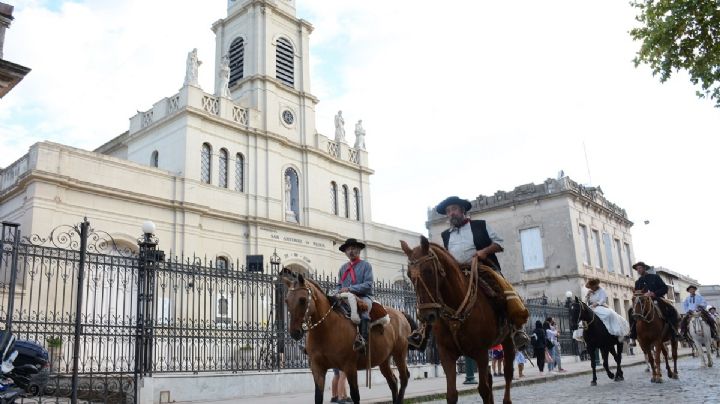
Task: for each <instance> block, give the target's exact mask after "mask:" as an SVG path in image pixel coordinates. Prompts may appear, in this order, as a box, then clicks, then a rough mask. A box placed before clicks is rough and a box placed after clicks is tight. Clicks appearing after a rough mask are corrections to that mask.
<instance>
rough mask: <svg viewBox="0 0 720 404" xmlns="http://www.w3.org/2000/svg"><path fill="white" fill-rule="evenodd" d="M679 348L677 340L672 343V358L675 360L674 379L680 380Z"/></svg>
mask: <svg viewBox="0 0 720 404" xmlns="http://www.w3.org/2000/svg"><path fill="white" fill-rule="evenodd" d="M677 347H678V342H677V340H671V341H670V348H671V349H672V358H673V379H677V378H678V371H677Z"/></svg>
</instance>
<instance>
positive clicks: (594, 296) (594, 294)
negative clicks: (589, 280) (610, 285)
mask: <svg viewBox="0 0 720 404" xmlns="http://www.w3.org/2000/svg"><path fill="white" fill-rule="evenodd" d="M587 304H588V305H590V306H592V305H593V304H596V305H598V306H607V304H608V298H607V293H605V289H603V288H598V290H596V291H592V290H591V291H590V292H588V296H587Z"/></svg>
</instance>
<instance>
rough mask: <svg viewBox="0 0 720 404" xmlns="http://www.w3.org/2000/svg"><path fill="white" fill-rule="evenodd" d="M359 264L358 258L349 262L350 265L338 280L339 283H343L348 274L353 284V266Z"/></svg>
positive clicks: (354, 279)
mask: <svg viewBox="0 0 720 404" xmlns="http://www.w3.org/2000/svg"><path fill="white" fill-rule="evenodd" d="M358 262H360V258H355V259H354V260H352V261H350V265H348V267H347V269H346V270H345V273H344V274H343V276H342V278H341V279H340V282H344V281H345V278H347V276H348V274H350V279H352V283H355V281H356V280H357V278H355V268H354V267H355V264H357V263H358Z"/></svg>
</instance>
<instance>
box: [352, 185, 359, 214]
mask: <svg viewBox="0 0 720 404" xmlns="http://www.w3.org/2000/svg"><path fill="white" fill-rule="evenodd" d="M353 212H354V215H355V216H354V217H355V220H357V221H360V190H359V189H357V188H353Z"/></svg>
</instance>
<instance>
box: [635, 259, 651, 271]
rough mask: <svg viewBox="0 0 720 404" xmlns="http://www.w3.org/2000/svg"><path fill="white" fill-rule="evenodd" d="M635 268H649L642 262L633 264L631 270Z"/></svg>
mask: <svg viewBox="0 0 720 404" xmlns="http://www.w3.org/2000/svg"><path fill="white" fill-rule="evenodd" d="M637 267H645V269H650V266H649V265H648V264H646V263H644V262H642V261H638V262H636V263H635V264H633V266H632V269H635V270H637Z"/></svg>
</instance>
